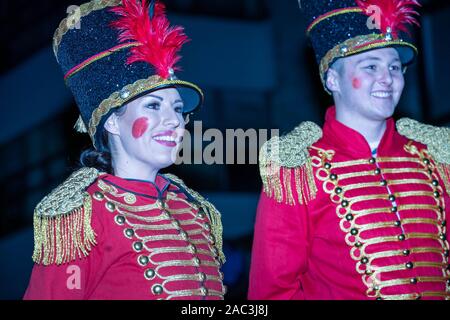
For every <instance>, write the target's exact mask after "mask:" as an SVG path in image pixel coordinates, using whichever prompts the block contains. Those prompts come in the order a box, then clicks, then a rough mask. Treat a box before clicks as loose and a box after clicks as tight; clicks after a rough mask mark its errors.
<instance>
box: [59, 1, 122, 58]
mask: <svg viewBox="0 0 450 320" xmlns="http://www.w3.org/2000/svg"><path fill="white" fill-rule="evenodd" d="M121 3H122V1H121V0H92V1H90V2H87V3H83V4H82V5H80V6H79V10H75V11H74V12H73V13H72V14H69V15H67V17H66V18H64V19H63V20H62V21H61V22H60V23H59V26H58V28H57V29H56V30H55V33H54V35H53V52H54V54H55V57H56V59H58V47H59V45H60V44H61V40H62V38H63V36H64V35H65V34H66V33H67V32H68V31H69V30H71V29H73V28H75V26H76V24H77V23H82V22H81V20H77V19H76V18H77V17H76V16H75V14H78V13H79V14H80V17H79V18H80V19H81V18H83V17H85V16H87V15H89V14H90V13H91V12H93V11H97V10H102V9H105V8H107V7H114V6H118V5H119V4H121Z"/></svg>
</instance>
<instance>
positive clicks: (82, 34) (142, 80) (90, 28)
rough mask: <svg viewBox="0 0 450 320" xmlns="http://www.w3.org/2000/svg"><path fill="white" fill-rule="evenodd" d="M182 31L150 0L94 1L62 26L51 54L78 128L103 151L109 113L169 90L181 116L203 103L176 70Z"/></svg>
mask: <svg viewBox="0 0 450 320" xmlns="http://www.w3.org/2000/svg"><path fill="white" fill-rule="evenodd" d="M187 41H188V38H187V36H186V35H185V34H184V29H183V28H182V27H179V26H175V27H174V26H170V24H169V21H168V20H167V18H166V15H165V7H164V5H163V4H162V3H160V2H159V1H154V0H150V3H149V2H148V1H147V0H142V1H141V0H93V1H91V2H88V3H84V4H82V5H81V6H80V7H77V9H76V10H74V11H73V12H72V13H70V14H69V15H68V17H67V18H65V19H64V20H62V21H61V23H60V25H59V27H58V29H57V30H56V32H55V34H54V37H53V50H54V53H55V56H56V59H57V61H58V63H59V64H60V66H61V68H62V70H63V72H64V79H65V81H66V84H67V86H68V87H69V88H70V89H71V91H72V93H73V95H74V97H75V101H76V102H77V105H78V107H79V110H80V118H79V119H78V121H77V124H76V129H77V130H78V131H80V132H87V133H89V136H90V137H91V139H92V142H93V145H94V147H95V148H96V149H97V150H103V148H104V145H103V142H102V140H103V139H102V135H103V130H104V129H103V125H104V123H105V121H106V119H107V118H108V117H109V116H110V115H111V113H112V112H113V111H114V110H115V109H117V108H119V107H121V106H123V105H124V104H126V103H128V102H130V101H132V100H134V99H136V98H138V97H141V96H143V95H145V94H147V93H149V92H152V91H155V90H158V89H162V88H168V87H173V88H176V89H177V90H178V92H179V93H180V95H181V97H182V99H183V102H184V109H183V113H190V112H193V111H194V110H195V109H197V108H198V107H199V106H200V105H201V104H202V102H203V93H202V91H201V89H200V88H198V87H197V86H196V85H195V84H193V83H190V82H187V81H182V80H179V79H177V78H176V77H175V74H174V71H176V70H178V68H177V67H176V66H175V64H176V63H177V62H178V61H179V59H180V56H179V55H178V52H179V51H180V49H181V47H182V45H183V44H184V43H186V42H187Z"/></svg>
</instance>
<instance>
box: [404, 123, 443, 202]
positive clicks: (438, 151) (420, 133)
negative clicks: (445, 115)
mask: <svg viewBox="0 0 450 320" xmlns="http://www.w3.org/2000/svg"><path fill="white" fill-rule="evenodd" d="M397 130H398V132H399V133H400V134H401V135H402V136H405V137H406V138H408V139H411V140H413V141H416V142H420V143H422V144H425V145H426V146H427V149H428V153H429V155H430V156H431V157H432V158H433V160H434V161H435V162H436V167H437V170H438V172H439V175H440V176H441V178H442V180H443V181H444V185H445V189H446V190H447V194H448V195H449V196H450V128H445V127H435V126H431V125H426V124H423V123H420V122H418V121H415V120H412V119H408V118H402V119H400V120H398V121H397Z"/></svg>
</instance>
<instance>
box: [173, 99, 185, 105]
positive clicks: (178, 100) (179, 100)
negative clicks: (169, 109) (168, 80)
mask: <svg viewBox="0 0 450 320" xmlns="http://www.w3.org/2000/svg"><path fill="white" fill-rule="evenodd" d="M178 102H181V103H183V100H181V99H177V100H175V101H174V102H173V104H175V103H178Z"/></svg>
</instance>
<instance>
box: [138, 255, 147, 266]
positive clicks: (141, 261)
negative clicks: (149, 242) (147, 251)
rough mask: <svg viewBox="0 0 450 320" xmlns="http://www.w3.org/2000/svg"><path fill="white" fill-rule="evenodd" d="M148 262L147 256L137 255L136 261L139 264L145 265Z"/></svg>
mask: <svg viewBox="0 0 450 320" xmlns="http://www.w3.org/2000/svg"><path fill="white" fill-rule="evenodd" d="M148 262H149V258H148V257H147V256H139V258H138V263H139V264H140V265H141V266H146V265H147V264H148Z"/></svg>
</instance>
